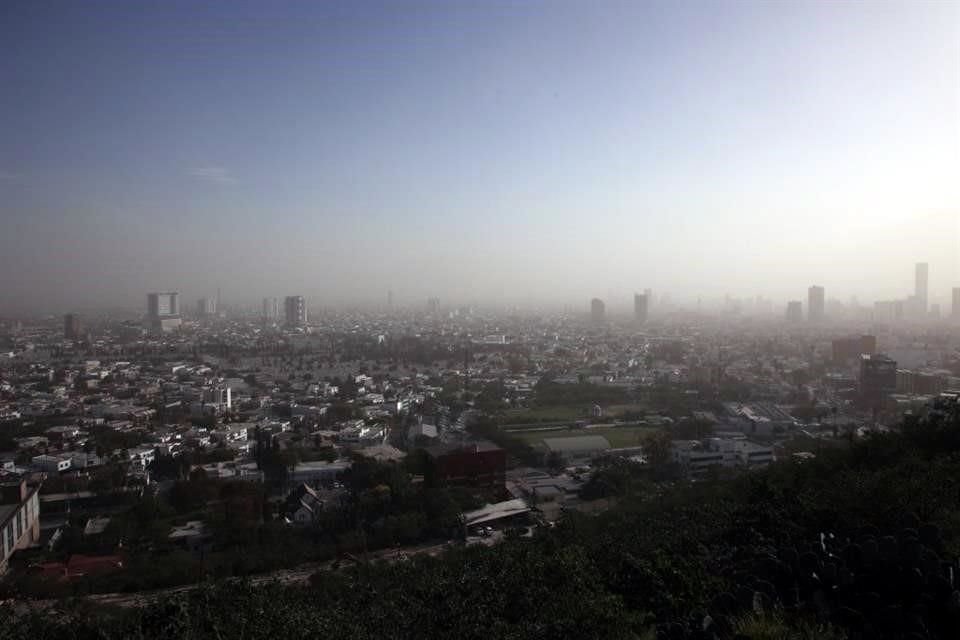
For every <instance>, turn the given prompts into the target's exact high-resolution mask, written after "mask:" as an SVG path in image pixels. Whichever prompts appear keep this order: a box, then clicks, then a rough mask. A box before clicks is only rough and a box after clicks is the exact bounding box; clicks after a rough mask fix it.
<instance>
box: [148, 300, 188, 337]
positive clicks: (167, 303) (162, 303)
mask: <svg viewBox="0 0 960 640" xmlns="http://www.w3.org/2000/svg"><path fill="white" fill-rule="evenodd" d="M179 326H180V293H179V292H177V291H164V292H157V293H148V294H147V328H148V329H150V330H151V331H160V332H167V331H173V330H175V329H177V328H178V327H179Z"/></svg>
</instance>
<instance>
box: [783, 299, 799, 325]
mask: <svg viewBox="0 0 960 640" xmlns="http://www.w3.org/2000/svg"><path fill="white" fill-rule="evenodd" d="M787 322H803V303H802V302H800V301H799V300H791V301H790V302H788V303H787Z"/></svg>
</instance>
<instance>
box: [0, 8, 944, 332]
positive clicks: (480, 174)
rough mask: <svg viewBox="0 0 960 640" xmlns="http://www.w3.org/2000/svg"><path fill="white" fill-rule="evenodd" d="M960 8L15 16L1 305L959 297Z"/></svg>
mask: <svg viewBox="0 0 960 640" xmlns="http://www.w3.org/2000/svg"><path fill="white" fill-rule="evenodd" d="M958 6H960V5H958V4H957V3H949V2H938V3H920V2H910V3H827V2H818V3H789V4H788V3H750V2H706V1H703V2H679V3H675V2H664V3H656V2H653V3H636V2H629V3H617V2H602V3H588V2H579V1H578V2H490V3H487V2H469V3H468V2H437V3H406V2H388V3H372V2H356V3H332V2H326V3H321V2H316V3H312V2H310V3H308V2H269V3H268V2H249V3H236V2H229V3H227V2H223V3H218V2H210V3H194V2H190V3H170V2H165V3H139V2H131V3H122V2H102V3H97V2H93V3H67V2H8V3H4V5H3V8H2V9H0V42H2V43H3V44H0V53H2V54H3V55H0V82H2V85H0V86H3V87H4V95H5V97H4V99H3V100H0V140H2V144H0V196H2V200H0V214H2V218H3V223H4V227H5V228H6V230H7V233H4V234H3V236H2V238H0V255H2V257H0V267H2V273H0V313H2V311H3V309H5V308H10V309H16V308H27V307H30V308H33V307H36V306H37V305H40V306H44V307H45V308H47V307H49V308H50V309H51V310H56V309H59V308H61V307H69V306H77V305H83V304H93V303H96V304H99V303H104V304H107V303H109V304H118V305H130V306H135V305H140V304H142V298H143V294H144V292H145V291H146V290H149V289H155V288H177V289H181V290H183V291H184V293H185V295H187V296H199V295H204V294H206V293H209V292H211V291H212V290H213V289H215V288H216V287H217V286H221V287H222V288H223V291H224V293H225V294H229V296H232V297H233V298H234V299H235V300H240V299H248V300H251V301H252V300H254V299H255V298H257V297H258V296H261V295H268V294H272V295H285V294H287V293H300V292H302V293H305V294H306V295H308V296H310V297H311V299H314V300H318V301H323V302H327V301H329V302H330V303H335V302H343V301H362V300H379V299H380V298H382V296H383V292H384V291H385V290H386V289H387V288H392V289H393V290H394V291H395V292H396V293H397V296H398V297H399V298H403V297H408V298H410V299H417V300H419V299H420V298H421V297H425V296H426V295H429V294H438V295H441V296H442V297H444V298H446V299H455V298H456V299H462V300H491V301H517V300H519V301H523V300H528V301H544V302H546V301H560V300H567V301H570V302H575V301H581V299H583V300H585V299H586V298H587V297H589V296H590V295H601V296H604V297H607V296H608V295H611V294H612V295H613V296H614V297H623V299H624V301H625V302H624V304H627V303H626V300H627V296H628V295H629V294H631V293H632V291H633V290H634V289H642V288H644V287H653V288H655V289H657V290H661V291H673V292H675V297H683V296H687V297H695V296H697V295H722V294H724V293H727V292H729V293H732V294H741V295H754V294H757V293H760V294H766V295H773V296H780V297H802V294H803V292H804V291H805V288H806V286H807V285H809V284H812V283H813V282H817V283H820V284H823V285H825V286H826V287H827V290H828V296H830V295H837V296H842V297H846V296H847V295H850V294H853V293H857V294H859V295H860V296H861V297H862V298H867V299H869V298H872V297H892V296H895V295H901V294H903V293H906V291H907V290H908V289H909V286H910V282H911V271H910V269H911V264H912V262H914V261H917V260H927V261H929V262H930V263H931V284H932V285H933V287H934V288H935V289H937V291H936V292H935V293H936V294H938V295H940V296H941V297H945V296H946V293H947V288H948V287H949V286H957V285H960V268H958V262H957V260H958V258H957V255H958V254H960V226H958V225H960V218H958V215H960V214H958V211H960V205H958V203H960V198H958V191H957V183H960V180H958V179H957V177H958V176H960V124H958V118H960V116H958V113H960V100H958V91H960V90H958V83H960V44H958V43H960V9H958ZM584 304H585V302H584ZM613 306H616V305H615V304H614V305H613Z"/></svg>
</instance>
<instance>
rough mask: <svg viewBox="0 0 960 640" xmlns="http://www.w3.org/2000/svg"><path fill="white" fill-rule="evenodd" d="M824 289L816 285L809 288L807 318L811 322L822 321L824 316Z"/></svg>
mask: <svg viewBox="0 0 960 640" xmlns="http://www.w3.org/2000/svg"><path fill="white" fill-rule="evenodd" d="M824 309H825V303H824V291H823V287H818V286H816V285H814V286H812V287H810V288H809V289H807V319H808V320H810V322H820V321H821V320H823V318H824Z"/></svg>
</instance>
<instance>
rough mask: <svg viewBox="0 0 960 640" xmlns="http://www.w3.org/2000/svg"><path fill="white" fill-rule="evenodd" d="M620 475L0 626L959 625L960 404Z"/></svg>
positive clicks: (399, 632)
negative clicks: (405, 546)
mask: <svg viewBox="0 0 960 640" xmlns="http://www.w3.org/2000/svg"><path fill="white" fill-rule="evenodd" d="M634 471H635V469H633V468H632V467H629V466H622V467H611V468H609V469H608V470H607V471H606V472H605V476H604V478H603V482H602V483H600V482H599V481H598V483H597V485H596V486H594V487H593V488H592V490H596V491H597V492H598V493H609V494H616V495H618V496H621V497H620V499H619V501H618V505H617V507H616V508H615V509H613V510H611V511H609V512H607V513H604V514H602V515H599V516H592V517H591V516H583V515H577V514H571V515H569V516H568V517H566V518H565V519H564V520H563V521H562V522H561V523H560V524H559V525H558V526H557V527H556V528H554V529H550V530H548V531H546V532H543V533H541V534H539V535H538V536H536V537H535V538H534V539H532V540H526V539H508V540H506V541H505V542H504V543H503V544H501V545H498V546H497V547H495V548H491V549H487V548H479V549H477V548H469V549H460V550H454V551H452V552H450V553H448V554H446V555H444V556H442V557H439V558H427V557H423V558H414V559H411V560H409V561H407V562H401V563H398V564H394V565H371V566H359V567H355V568H351V569H348V570H346V571H343V572H338V573H331V572H325V573H322V574H318V575H317V576H315V578H314V580H313V581H312V585H311V586H310V587H309V588H297V587H284V586H280V585H271V586H267V587H251V586H249V585H243V584H240V585H236V584H233V585H223V584H219V585H213V586H209V587H207V588H204V589H202V590H200V591H198V592H195V593H191V594H181V595H176V596H172V597H170V598H168V599H166V600H163V601H162V602H160V603H158V604H156V605H153V606H150V607H147V608H145V609H142V610H138V611H135V612H131V613H126V614H122V615H119V614H109V613H101V614H99V615H93V614H92V613H91V612H90V611H88V610H86V609H79V610H76V609H74V610H71V608H70V606H69V605H67V604H65V605H64V607H63V608H64V611H63V613H62V614H61V615H50V613H49V612H38V613H33V614H31V613H22V612H21V613H18V614H17V615H13V613H12V609H11V610H10V611H8V612H6V614H7V615H8V616H10V620H9V622H8V623H7V624H5V625H3V626H2V627H0V639H3V638H11V639H14V638H16V639H21V638H23V639H26V638H31V639H33V638H44V637H62V636H71V637H77V638H121V637H122V638H166V637H195V638H206V637H210V638H213V637H218V638H220V637H229V638H235V639H236V638H255V637H265V636H275V637H284V638H306V637H331V638H340V637H343V638H348V637H349V638H374V637H376V638H452V637H456V638H484V639H489V638H518V639H519V638H524V639H526V638H544V639H547V638H574V637H575V638H652V637H662V638H671V639H672V638H678V639H684V638H844V637H852V638H943V639H946V638H954V637H956V633H957V629H960V566H958V563H957V553H958V551H960V508H958V505H960V415H958V414H957V411H956V409H954V410H952V412H949V413H936V414H934V415H932V416H931V417H930V418H928V419H925V420H922V421H913V422H910V423H908V424H906V425H904V429H903V433H901V434H889V435H878V436H873V437H870V438H868V439H866V440H864V441H862V442H858V443H856V444H854V445H853V446H851V447H850V448H849V449H846V450H843V451H827V452H825V453H823V454H822V455H820V456H818V457H817V458H816V459H814V460H808V461H799V462H792V461H786V462H783V463H780V464H777V465H775V466H773V467H772V468H770V469H768V470H766V471H762V472H757V473H752V474H749V475H746V476H742V477H738V478H732V479H729V480H724V481H719V480H718V481H716V482H713V483H706V482H704V483H698V484H695V485H690V486H678V487H675V488H673V489H670V490H666V491H657V490H653V489H652V488H651V485H650V483H648V482H643V481H639V480H637V479H635V478H634V475H633V474H634ZM2 614H3V612H0V615H2Z"/></svg>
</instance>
